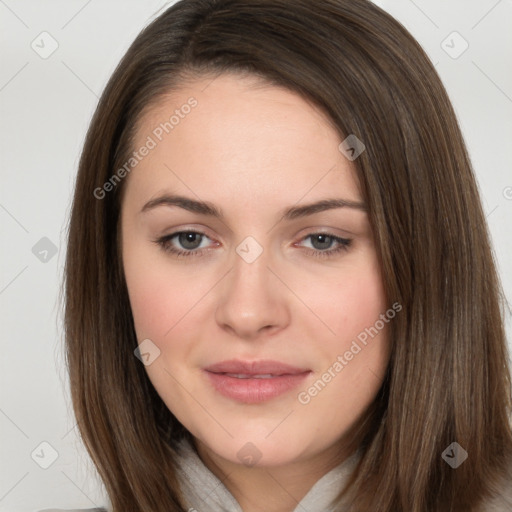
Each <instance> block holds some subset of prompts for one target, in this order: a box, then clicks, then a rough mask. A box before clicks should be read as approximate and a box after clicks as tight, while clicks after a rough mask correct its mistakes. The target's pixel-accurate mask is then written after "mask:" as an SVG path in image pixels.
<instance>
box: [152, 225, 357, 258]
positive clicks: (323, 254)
mask: <svg viewBox="0 0 512 512" xmlns="http://www.w3.org/2000/svg"><path fill="white" fill-rule="evenodd" d="M183 233H195V234H197V235H199V236H200V237H204V238H208V239H210V240H212V238H211V237H210V236H208V235H207V234H206V233H204V232H202V231H200V230H196V229H191V228H185V229H182V228H180V229H179V230H176V231H173V232H172V233H169V234H168V235H163V236H161V237H159V238H157V239H156V240H153V242H154V243H156V244H158V245H159V246H160V248H161V249H162V250H163V251H165V252H167V253H169V254H171V255H174V256H175V257H176V258H189V257H194V256H201V255H203V253H204V252H210V250H211V248H210V247H208V248H204V247H203V248H201V249H190V250H187V249H179V248H176V247H174V246H170V247H169V245H170V242H171V240H172V239H173V238H175V237H176V236H178V235H180V234H183ZM321 235H324V236H327V237H328V238H330V239H332V241H333V242H334V243H335V244H337V247H335V248H334V249H332V248H329V249H326V250H320V249H315V248H309V247H304V248H303V251H305V252H306V253H307V254H309V255H311V256H313V257H316V258H325V259H328V258H334V257H336V256H337V255H338V254H339V253H341V252H344V251H345V252H346V251H348V250H349V248H350V247H351V245H352V242H353V239H352V238H344V237H341V236H338V235H336V234H334V233H332V232H328V231H327V230H326V229H325V228H323V229H322V228H320V229H318V230H314V229H313V230H310V231H308V232H307V233H306V234H304V235H303V236H301V237H299V240H298V242H295V243H294V244H293V245H294V246H295V247H296V246H297V244H298V243H301V242H303V241H305V240H307V239H308V238H312V237H314V236H321ZM215 243H216V245H217V246H218V245H219V242H215ZM300 247H302V246H300Z"/></svg>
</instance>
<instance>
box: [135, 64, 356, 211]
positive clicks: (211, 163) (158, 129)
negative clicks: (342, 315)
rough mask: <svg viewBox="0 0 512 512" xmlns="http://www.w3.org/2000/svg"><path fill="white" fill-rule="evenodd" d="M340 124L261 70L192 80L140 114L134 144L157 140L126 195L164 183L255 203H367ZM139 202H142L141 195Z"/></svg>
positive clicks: (244, 203) (258, 205)
mask: <svg viewBox="0 0 512 512" xmlns="http://www.w3.org/2000/svg"><path fill="white" fill-rule="evenodd" d="M341 141H342V137H340V134H339V132H338V131H337V129H336V128H335V126H334V125H333V123H332V121H331V120H330V119H329V118H328V116H326V115H325V114H324V113H323V112H322V110H321V109H320V108H318V107H317V106H315V105H314V104H312V103H311V102H309V101H307V100H306V99H304V98H303V97H301V96H300V95H299V94H297V93H295V92H293V91H290V90H288V89H286V88H283V87H278V86H274V85H270V84H268V83H265V82H263V81H262V80H260V79H257V78H255V77H251V76H248V77H242V76H239V75H230V74H225V75H220V76H218V77H216V78H213V77H202V78H198V79H196V80H193V81H187V82H185V83H184V84H182V85H181V86H180V88H179V89H174V90H172V91H169V93H168V94H166V95H165V96H163V97H162V98H160V99H159V100H158V101H157V102H156V103H154V104H152V106H151V108H150V109H148V110H147V111H146V112H145V114H144V115H143V116H142V117H141V119H140V120H139V123H138V126H137V131H136V135H135V139H134V147H133V150H134V151H136V150H137V149H138V148H142V147H143V146H144V145H150V146H152V148H151V150H150V151H148V152H147V155H146V156H145V157H144V158H143V159H141V160H140V162H138V163H137V165H136V167H134V168H133V171H131V172H130V174H129V178H128V183H126V184H125V185H127V188H128V191H127V195H128V196H131V197H132V198H135V199H137V198H139V200H140V201H142V200H143V198H145V199H146V200H147V199H148V198H150V197H151V196H152V195H155V194H156V193H158V192H160V191H162V190H172V191H178V190H179V191H180V192H185V191H186V192H188V193H189V194H190V193H193V194H195V195H196V196H198V197H201V198H202V199H212V200H213V198H216V199H218V200H220V201H222V200H224V199H225V200H229V201H231V202H236V201H237V198H239V202H240V205H242V206H244V207H245V208H246V209H247V208H252V209H257V208H259V209H261V207H262V205H263V204H265V205H267V206H269V207H270V205H272V204H273V203H276V202H279V206H282V202H283V201H284V202H286V203H287V204H293V203H296V202H297V201H299V200H300V198H301V197H303V196H305V195H307V196H308V197H307V199H308V200H315V199H317V198H322V199H323V198H325V196H326V194H327V193H328V194H329V195H330V196H331V197H332V196H336V195H337V196H338V197H343V198H345V199H348V200H359V199H360V194H359V188H358V182H357V178H356V175H355V170H354V168H353V165H352V163H351V162H350V161H349V160H347V159H346V158H345V157H344V156H343V155H342V153H341V152H340V151H339V149H338V146H339V144H340V142H341ZM140 201H139V202H140Z"/></svg>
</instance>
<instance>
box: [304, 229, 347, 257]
mask: <svg viewBox="0 0 512 512" xmlns="http://www.w3.org/2000/svg"><path fill="white" fill-rule="evenodd" d="M307 239H310V240H311V244H312V245H313V250H311V251H310V250H308V251H307V252H309V253H310V254H311V255H312V256H314V257H318V258H330V257H332V256H335V255H337V254H339V253H340V252H342V251H348V248H349V247H350V244H351V243H352V240H351V239H349V238H341V237H339V236H336V235H333V234H331V233H311V234H309V235H307V236H305V237H304V238H303V239H302V240H307ZM333 243H335V244H337V246H336V247H335V248H334V249H331V247H332V245H333ZM325 249H327V250H325Z"/></svg>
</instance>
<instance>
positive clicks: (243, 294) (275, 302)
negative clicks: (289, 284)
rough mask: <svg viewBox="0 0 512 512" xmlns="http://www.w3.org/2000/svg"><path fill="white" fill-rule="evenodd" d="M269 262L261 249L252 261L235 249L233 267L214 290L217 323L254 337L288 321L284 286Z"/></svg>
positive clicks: (249, 337)
mask: <svg viewBox="0 0 512 512" xmlns="http://www.w3.org/2000/svg"><path fill="white" fill-rule="evenodd" d="M269 263H270V261H269V258H268V251H265V250H264V251H263V253H262V254H261V255H260V256H259V257H258V258H257V259H256V260H255V261H253V262H252V263H248V262H247V261H245V260H244V259H243V258H242V257H240V256H239V255H238V254H236V253H235V257H234V263H233V267H232V268H231V271H230V272H228V274H227V275H226V277H225V278H224V279H223V280H222V287H221V288H220V289H219V290H218V297H219V300H218V304H217V307H216V312H215V319H216V321H217V324H218V325H219V326H220V327H221V328H222V329H223V330H226V331H229V332H230V334H232V335H233V336H236V337H237V338H239V339H244V340H256V339H257V338H258V337H260V336H262V335H263V334H265V333H266V334H267V335H268V334H271V333H275V332H278V331H279V330H281V329H283V328H285V327H286V326H287V325H288V324H289V322H290V308H289V305H288V303H287V300H288V299H287V298H288V297H289V293H287V291H288V290H287V288H286V286H285V285H284V284H283V282H282V281H281V280H280V279H278V277H276V275H275V274H276V273H275V270H274V269H272V270H271V269H270V268H269Z"/></svg>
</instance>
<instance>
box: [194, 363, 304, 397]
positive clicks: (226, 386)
mask: <svg viewBox="0 0 512 512" xmlns="http://www.w3.org/2000/svg"><path fill="white" fill-rule="evenodd" d="M203 370H204V372H205V374H206V376H207V378H208V380H209V382H210V384H211V385H212V386H213V387H214V389H215V390H216V391H218V392H219V393H220V394H222V395H224V396H226V397H228V398H231V399H233V400H236V401H238V402H243V403H247V404H254V403H259V402H264V401H266V400H271V399H272V398H275V397H277V396H279V395H282V394H284V393H286V392H288V391H290V390H292V389H293V388H295V387H297V386H298V385H299V384H301V382H302V381H303V380H304V379H305V378H306V377H307V376H308V375H309V374H310V373H311V370H310V369H306V368H298V367H295V366H291V365H289V364H285V363H281V362H279V361H271V360H261V361H240V360H236V359H232V360H229V361H222V362H219V363H215V364H212V365H210V366H207V367H206V368H204V369H203ZM227 374H231V375H227ZM235 375H239V376H242V375H243V376H244V378H240V377H236V376H235ZM256 376H259V377H256Z"/></svg>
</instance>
